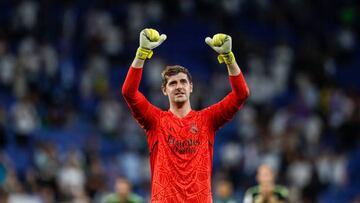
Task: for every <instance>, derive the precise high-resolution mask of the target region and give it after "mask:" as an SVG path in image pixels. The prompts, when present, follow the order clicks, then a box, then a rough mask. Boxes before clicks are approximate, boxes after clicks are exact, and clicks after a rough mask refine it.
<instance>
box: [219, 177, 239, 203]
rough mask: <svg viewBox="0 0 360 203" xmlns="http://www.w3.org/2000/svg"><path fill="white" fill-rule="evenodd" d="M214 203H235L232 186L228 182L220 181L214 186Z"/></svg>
mask: <svg viewBox="0 0 360 203" xmlns="http://www.w3.org/2000/svg"><path fill="white" fill-rule="evenodd" d="M215 193H216V197H215V198H214V203H237V201H236V200H235V198H234V197H233V185H232V183H231V182H230V181H229V180H226V179H222V180H219V181H217V182H216V185H215Z"/></svg>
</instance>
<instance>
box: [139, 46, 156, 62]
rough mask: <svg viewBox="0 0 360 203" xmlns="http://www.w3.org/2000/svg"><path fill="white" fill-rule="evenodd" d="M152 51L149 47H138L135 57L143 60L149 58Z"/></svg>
mask: <svg viewBox="0 0 360 203" xmlns="http://www.w3.org/2000/svg"><path fill="white" fill-rule="evenodd" d="M153 53H154V52H153V51H152V50H151V49H145V48H142V47H139V48H138V49H137V51H136V58H138V59H142V60H145V59H147V58H148V59H149V58H151V57H152V55H153Z"/></svg>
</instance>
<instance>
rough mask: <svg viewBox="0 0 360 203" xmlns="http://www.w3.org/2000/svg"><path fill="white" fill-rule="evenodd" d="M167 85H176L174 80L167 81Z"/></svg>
mask: <svg viewBox="0 0 360 203" xmlns="http://www.w3.org/2000/svg"><path fill="white" fill-rule="evenodd" d="M168 85H169V86H174V85H176V81H171V82H169V83H168Z"/></svg>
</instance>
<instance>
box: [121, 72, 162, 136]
mask: <svg viewBox="0 0 360 203" xmlns="http://www.w3.org/2000/svg"><path fill="white" fill-rule="evenodd" d="M141 76H142V68H133V67H130V68H129V71H128V73H127V76H126V79H125V81H124V84H123V87H122V95H123V97H124V99H125V101H126V103H127V105H128V106H129V108H130V110H131V114H132V115H133V117H134V118H135V119H136V121H137V122H138V123H139V125H140V126H141V127H142V128H143V129H145V130H149V129H150V128H151V127H152V126H153V125H154V124H155V123H156V118H157V117H158V114H160V109H158V108H157V107H155V106H154V105H152V104H151V103H150V102H149V101H148V100H147V99H146V98H145V96H144V95H143V94H142V93H141V92H140V91H139V85H140V80H141Z"/></svg>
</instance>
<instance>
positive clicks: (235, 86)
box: [122, 29, 249, 203]
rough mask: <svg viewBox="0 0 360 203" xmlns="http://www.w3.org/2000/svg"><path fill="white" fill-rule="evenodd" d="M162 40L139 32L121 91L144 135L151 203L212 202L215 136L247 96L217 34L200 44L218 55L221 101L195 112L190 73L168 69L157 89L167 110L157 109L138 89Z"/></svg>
mask: <svg viewBox="0 0 360 203" xmlns="http://www.w3.org/2000/svg"><path fill="white" fill-rule="evenodd" d="M165 40H166V35H164V34H162V35H159V33H158V32H157V31H156V30H154V29H144V30H143V31H141V33H140V46H139V48H138V49H137V52H136V56H135V59H134V60H133V62H132V64H131V67H130V68H129V71H128V73H127V76H126V79H125V82H124V84H123V87H122V94H123V96H124V98H125V100H126V102H127V104H128V106H129V108H130V109H131V113H132V115H133V117H134V118H135V119H136V120H137V122H138V123H139V125H140V126H141V127H142V128H143V129H144V130H145V132H146V138H147V143H148V148H149V151H150V168H151V202H161V203H164V202H165V203H166V202H171V203H172V202H191V203H196V202H201V203H207V202H212V193H211V170H212V158H213V146H214V134H215V132H216V131H217V130H218V129H219V128H220V127H221V126H222V125H224V124H225V123H226V122H228V121H229V120H231V119H232V118H233V117H234V115H235V113H236V112H237V111H238V110H239V109H240V108H241V106H242V105H243V103H244V101H245V100H246V98H247V97H248V96H249V89H248V87H247V84H246V82H245V79H244V77H243V74H242V73H241V70H240V68H239V66H238V65H237V63H236V61H235V57H234V54H233V52H232V51H231V45H232V44H231V37H230V36H229V35H225V34H216V35H214V36H213V38H210V37H207V38H206V39H205V42H206V43H207V44H208V45H209V46H210V47H211V48H213V49H214V50H215V51H216V52H217V53H218V54H219V55H218V60H219V62H220V63H225V64H226V67H227V70H228V73H229V80H230V84H231V87H232V91H231V92H230V93H229V94H228V95H227V96H226V97H225V98H224V99H223V100H221V101H220V102H218V103H216V104H214V105H212V106H210V107H207V108H205V109H203V110H200V111H195V110H193V109H192V108H191V104H190V95H191V93H192V91H193V81H192V78H191V75H190V73H189V72H188V70H187V69H186V68H184V67H182V66H180V65H174V66H167V67H165V69H164V70H163V72H162V75H161V76H162V86H161V89H162V93H163V94H164V95H165V96H167V97H168V99H169V106H170V108H169V109H168V110H167V111H163V110H161V109H159V108H157V107H156V106H154V105H152V104H151V103H150V102H149V101H148V100H147V99H146V98H145V96H144V95H143V94H142V93H141V92H139V90H138V88H139V84H140V80H141V75H142V70H143V65H144V62H145V61H146V60H147V59H150V58H151V56H152V55H153V49H154V48H156V47H157V46H159V45H160V44H162V43H163V42H164V41H165ZM179 40H181V39H179Z"/></svg>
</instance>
